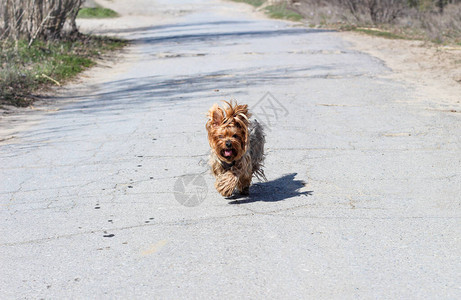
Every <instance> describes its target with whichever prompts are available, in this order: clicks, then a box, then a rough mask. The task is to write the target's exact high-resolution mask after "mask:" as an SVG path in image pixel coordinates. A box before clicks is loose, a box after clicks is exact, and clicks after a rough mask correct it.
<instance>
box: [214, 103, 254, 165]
mask: <svg viewBox="0 0 461 300" xmlns="http://www.w3.org/2000/svg"><path fill="white" fill-rule="evenodd" d="M225 103H226V104H227V107H225V108H224V109H222V108H221V107H219V106H218V105H217V104H215V105H213V106H212V107H211V108H210V110H209V111H208V122H207V123H206V129H207V131H208V142H209V143H210V146H211V149H212V150H213V152H214V153H215V154H216V156H218V158H219V159H220V160H221V161H225V162H227V163H232V162H233V161H236V160H239V159H240V158H241V157H242V156H243V155H244V154H245V152H246V151H247V146H248V124H249V117H250V114H249V113H248V106H247V105H237V104H234V105H233V104H232V103H229V102H225Z"/></svg>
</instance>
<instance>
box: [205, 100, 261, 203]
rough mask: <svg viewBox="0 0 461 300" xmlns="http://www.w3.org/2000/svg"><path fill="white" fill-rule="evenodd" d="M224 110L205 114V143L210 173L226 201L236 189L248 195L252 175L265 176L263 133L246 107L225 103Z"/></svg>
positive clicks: (217, 107) (212, 108)
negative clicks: (208, 155)
mask: <svg viewBox="0 0 461 300" xmlns="http://www.w3.org/2000/svg"><path fill="white" fill-rule="evenodd" d="M224 102H225V104H226V107H224V108H221V107H219V105H218V104H214V105H213V106H212V107H211V108H210V110H209V111H208V122H207V123H206V129H207V131H208V142H209V143H210V147H211V155H210V162H209V163H210V166H211V172H212V173H213V175H214V176H215V177H216V182H215V187H216V190H217V191H218V192H219V193H220V194H221V195H223V196H225V197H229V196H231V195H232V193H233V192H234V190H235V189H236V188H237V189H238V190H239V191H240V193H241V194H243V195H248V194H249V191H250V184H251V179H252V177H253V175H255V176H256V177H258V178H259V179H263V180H266V177H265V175H264V170H263V169H262V168H263V161H264V143H265V137H264V130H263V127H262V126H261V124H260V123H258V121H256V120H251V121H250V117H251V114H250V113H249V112H248V105H246V104H245V105H238V104H237V103H232V102H227V101H224Z"/></svg>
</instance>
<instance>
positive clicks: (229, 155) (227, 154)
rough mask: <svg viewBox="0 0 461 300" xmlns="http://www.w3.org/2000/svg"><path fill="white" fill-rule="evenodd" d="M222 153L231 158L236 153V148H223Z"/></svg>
mask: <svg viewBox="0 0 461 300" xmlns="http://www.w3.org/2000/svg"><path fill="white" fill-rule="evenodd" d="M221 155H222V156H223V157H225V158H230V157H232V156H233V155H234V150H233V149H223V150H222V151H221Z"/></svg>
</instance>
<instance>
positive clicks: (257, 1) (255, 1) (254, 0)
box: [232, 0, 265, 7]
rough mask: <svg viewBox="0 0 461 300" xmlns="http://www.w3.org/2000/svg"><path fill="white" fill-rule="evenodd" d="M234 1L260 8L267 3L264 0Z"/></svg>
mask: <svg viewBox="0 0 461 300" xmlns="http://www.w3.org/2000/svg"><path fill="white" fill-rule="evenodd" d="M232 1H234V2H243V3H248V4H250V5H253V6H254V7H259V6H261V5H263V3H264V2H265V1H264V0H232Z"/></svg>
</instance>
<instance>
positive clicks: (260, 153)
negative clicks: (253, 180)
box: [250, 120, 267, 181]
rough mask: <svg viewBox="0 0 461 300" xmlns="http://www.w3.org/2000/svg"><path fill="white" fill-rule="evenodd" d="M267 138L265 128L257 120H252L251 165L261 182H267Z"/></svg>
mask: <svg viewBox="0 0 461 300" xmlns="http://www.w3.org/2000/svg"><path fill="white" fill-rule="evenodd" d="M265 142H266V137H265V134H264V129H263V126H262V125H261V124H260V123H259V122H258V121H257V120H251V123H250V155H251V164H252V167H253V174H254V175H256V177H257V178H258V179H259V180H264V181H267V178H266V175H264V170H263V167H264V164H263V163H264V158H265V155H264V144H265Z"/></svg>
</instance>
